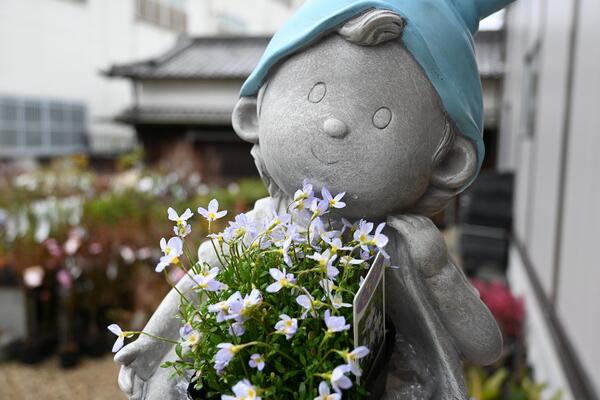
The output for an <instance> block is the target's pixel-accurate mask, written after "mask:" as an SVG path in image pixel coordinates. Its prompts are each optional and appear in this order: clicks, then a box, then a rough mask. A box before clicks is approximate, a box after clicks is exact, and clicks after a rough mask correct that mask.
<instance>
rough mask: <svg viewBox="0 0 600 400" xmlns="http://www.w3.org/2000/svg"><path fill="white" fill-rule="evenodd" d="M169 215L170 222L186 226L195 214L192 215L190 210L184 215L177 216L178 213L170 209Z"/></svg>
mask: <svg viewBox="0 0 600 400" xmlns="http://www.w3.org/2000/svg"><path fill="white" fill-rule="evenodd" d="M167 215H168V216H169V220H170V221H173V222H175V223H176V224H177V225H180V224H181V225H184V224H186V223H187V220H188V219H190V218H192V216H193V215H194V213H192V211H191V210H190V209H189V208H188V209H186V210H185V211H184V212H183V214H181V215H179V214H177V211H175V210H174V209H173V208H171V207H169V209H168V210H167Z"/></svg>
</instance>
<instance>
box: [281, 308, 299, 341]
mask: <svg viewBox="0 0 600 400" xmlns="http://www.w3.org/2000/svg"><path fill="white" fill-rule="evenodd" d="M297 331H298V320H297V319H296V318H290V317H289V316H287V315H286V314H281V315H280V316H279V322H277V323H276V324H275V333H279V334H282V335H285V338H286V339H287V340H290V339H291V338H292V337H293V336H294V335H295V334H296V332H297Z"/></svg>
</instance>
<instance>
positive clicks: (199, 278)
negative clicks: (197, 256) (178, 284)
mask: <svg viewBox="0 0 600 400" xmlns="http://www.w3.org/2000/svg"><path fill="white" fill-rule="evenodd" d="M215 270H216V271H215ZM218 273H219V269H218V268H213V269H211V270H210V273H208V274H199V275H196V276H194V281H195V282H196V289H200V290H206V291H208V292H218V291H219V290H222V289H223V284H222V283H221V282H219V281H217V280H216V279H215V278H216V277H217V274H218Z"/></svg>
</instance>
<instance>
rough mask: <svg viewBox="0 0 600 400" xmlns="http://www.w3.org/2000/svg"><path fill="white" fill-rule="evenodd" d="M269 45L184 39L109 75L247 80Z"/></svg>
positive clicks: (264, 39)
mask: <svg viewBox="0 0 600 400" xmlns="http://www.w3.org/2000/svg"><path fill="white" fill-rule="evenodd" d="M268 42H269V38H268V37H200V38H189V39H182V40H181V41H179V42H178V43H177V45H176V46H175V47H174V48H173V49H171V50H170V51H168V52H167V53H165V54H164V55H162V56H160V57H157V58H154V59H151V60H147V61H143V62H138V63H132V64H124V65H115V66H113V67H112V68H111V69H110V70H109V71H108V72H107V73H106V74H107V75H108V76H121V77H127V78H134V79H136V78H138V79H244V78H246V77H247V76H248V75H250V73H251V72H252V70H253V69H254V67H255V66H256V64H257V63H258V60H259V59H260V56H261V55H262V53H263V52H264V50H265V47H266V46H267V43H268Z"/></svg>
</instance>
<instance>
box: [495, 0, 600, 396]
mask: <svg viewBox="0 0 600 400" xmlns="http://www.w3.org/2000/svg"><path fill="white" fill-rule="evenodd" d="M598 20H600V2H598V1H597V0H573V1H561V0H519V1H517V2H516V3H515V4H514V5H513V6H511V8H509V11H508V13H507V33H508V38H507V41H508V50H507V72H506V81H505V97H504V99H505V100H504V103H503V106H502V124H501V125H502V128H501V135H500V151H499V153H498V165H499V167H500V168H501V169H504V170H512V171H515V172H516V195H515V212H514V217H515V220H514V240H513V243H514V244H513V246H512V249H511V257H510V276H511V283H512V285H513V288H514V289H515V290H517V291H518V292H520V293H523V294H524V295H525V299H526V302H527V304H526V305H527V312H528V315H529V316H528V319H527V321H528V327H527V328H528V329H527V332H528V339H529V340H528V341H529V346H530V347H531V351H530V354H529V358H530V362H531V363H532V365H533V367H534V371H535V375H536V378H537V379H538V381H545V382H548V383H549V384H550V385H551V386H552V387H555V388H557V387H563V388H565V396H564V398H566V399H572V398H574V399H593V398H597V397H596V396H597V393H598V392H599V391H600V368H598V365H599V364H600V347H599V346H598V340H597V338H598V331H599V329H600V312H598V310H597V309H596V307H597V304H599V303H600V291H599V290H598V287H597V282H598V281H599V279H600V269H599V268H598V257H597V252H596V249H597V248H596V246H597V241H598V238H599V237H600V228H599V227H600V208H598V203H599V200H600V181H599V179H598V172H599V171H600V158H599V157H598V148H599V147H600V136H599V135H598V132H597V130H598V126H600V113H598V104H600V53H599V52H598V45H599V38H600V26H599V25H598ZM594 392H595V393H594Z"/></svg>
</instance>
